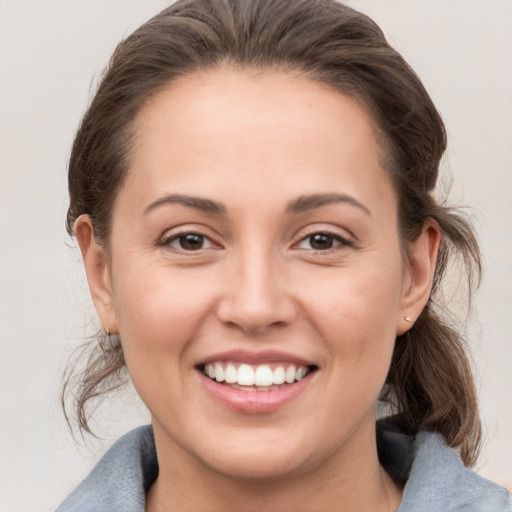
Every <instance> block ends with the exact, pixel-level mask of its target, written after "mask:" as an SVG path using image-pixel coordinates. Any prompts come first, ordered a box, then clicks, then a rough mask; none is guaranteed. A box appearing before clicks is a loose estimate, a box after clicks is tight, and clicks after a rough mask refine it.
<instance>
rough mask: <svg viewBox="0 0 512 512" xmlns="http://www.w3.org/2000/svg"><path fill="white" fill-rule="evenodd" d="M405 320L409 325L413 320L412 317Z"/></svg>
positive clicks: (406, 317)
mask: <svg viewBox="0 0 512 512" xmlns="http://www.w3.org/2000/svg"><path fill="white" fill-rule="evenodd" d="M404 320H405V321H406V322H407V323H411V322H412V319H411V317H410V316H404Z"/></svg>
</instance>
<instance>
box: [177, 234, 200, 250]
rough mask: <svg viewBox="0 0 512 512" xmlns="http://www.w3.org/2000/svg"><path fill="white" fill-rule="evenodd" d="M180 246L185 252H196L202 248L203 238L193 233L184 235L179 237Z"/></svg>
mask: <svg viewBox="0 0 512 512" xmlns="http://www.w3.org/2000/svg"><path fill="white" fill-rule="evenodd" d="M180 245H181V248H182V249H185V250H187V251H197V250H198V249H201V247H202V246H203V237H202V235H195V234H193V233H190V234H188V235H184V236H182V237H180Z"/></svg>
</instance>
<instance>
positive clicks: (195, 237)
mask: <svg viewBox="0 0 512 512" xmlns="http://www.w3.org/2000/svg"><path fill="white" fill-rule="evenodd" d="M163 245H167V246H171V247H172V248H174V249H177V250H180V251H187V252H193V251H200V250H201V249H209V248H211V247H214V244H213V242H212V241H211V240H210V239H209V238H208V237H207V236H206V235H202V234H200V233H179V234H177V235H173V236H171V237H169V238H167V239H166V240H164V243H163Z"/></svg>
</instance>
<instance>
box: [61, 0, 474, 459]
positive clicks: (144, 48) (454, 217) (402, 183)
mask: <svg viewBox="0 0 512 512" xmlns="http://www.w3.org/2000/svg"><path fill="white" fill-rule="evenodd" d="M226 63H227V64H229V65H231V66H235V67H241V68H249V69H258V70H267V69H275V70H280V71H294V72H300V73H302V74H303V75H304V76H306V77H308V78H310V79H312V80H315V81H318V82H321V83H324V84H327V85H328V86H330V87H331V88H333V89H335V90H337V91H340V92H341V93H343V94H347V95H349V96H351V97H354V98H357V99H358V100H359V101H360V102H361V103H362V104H363V105H364V106H365V107H366V108H367V109H368V111H369V112H370V113H371V114H372V116H373V119H374V121H375V126H376V130H377V133H378V137H379V142H380V143H381V145H382V147H383V148H384V150H385V158H384V164H385V167H386V170H387V171H388V172H389V175H390V177H391V180H392V183H393V185H394V187H395V190H396V192H397V196H398V202H399V206H398V208H399V229H400V235H401V240H402V244H403V247H404V251H407V247H408V245H409V244H410V243H411V242H413V241H414V240H415V239H416V238H417V237H418V236H419V234H420V233H421V230H422V227H423V225H424V223H425V221H426V220H427V219H434V220H435V221H436V222H437V224H438V225H439V227H440V229H441V232H442V243H441V248H440V254H439V258H438V262H437V267H436V271H435V277H434V286H433V290H432V294H431V297H430V299H429V302H428V304H427V305H426V307H425V309H424V310H423V312H422V313H421V315H420V317H419V318H418V320H417V321H416V322H415V324H414V326H413V327H412V328H411V329H410V330H409V331H408V332H407V333H406V334H404V335H402V336H399V337H398V338H397V339H396V345H395V349H394V354H393V358H392V363H391V367H390V370H389V375H388V378H387V382H386V386H385V389H384V392H383V394H382V398H383V400H385V401H386V402H387V403H388V404H389V406H390V408H391V410H392V411H393V412H394V413H397V414H398V415H399V417H400V421H401V423H402V428H403V429H404V430H405V431H407V432H409V433H412V434H414V433H415V432H417V431H418V430H431V431H436V432H439V433H441V434H442V435H443V436H444V438H445V439H446V441H447V442H448V443H449V444H450V445H452V446H453V447H455V448H457V449H458V450H459V452H460V454H461V457H462V460H463V461H464V462H465V463H466V464H468V465H470V464H472V463H474V462H475V460H476V456H477V453H478V448H479V443H480V437H481V431H480V420H479V416H478V410H477V400H476V392H475V386H474V382H473V377H472V373H471V368H470V364H469V361H468V355H467V351H466V347H465V340H464V336H463V335H462V334H461V333H459V332H458V331H457V330H456V329H455V328H454V327H453V324H452V323H451V321H450V319H449V318H448V317H447V316H446V311H445V307H444V304H443V303H442V301H441V295H440V284H441V281H442V278H443V275H444V273H445V270H446V268H447V266H448V264H450V263H451V261H452V260H453V259H454V258H455V257H457V256H458V257H459V258H460V261H461V262H462V264H463V266H464V268H465V272H466V274H465V275H466V276H467V282H468V284H469V286H468V288H467V292H468V300H469V299H470V298H471V293H472V291H473V289H474V286H475V285H477V284H478V281H479V278H480V273H481V265H480V252H479V248H478V243H477V240H476V238H475V235H474V231H473V229H472V226H471V224H470V222H469V221H468V220H467V219H466V218H465V217H464V216H463V215H462V214H461V213H460V212H459V211H457V210H452V209H450V208H448V207H446V206H445V205H444V204H443V203H441V202H439V201H437V200H436V198H435V196H434V189H435V186H436V182H437V178H438V171H439V165H440V161H441V158H442V156H443V153H444V151H445V149H446V132H445V128H444V125H443V122H442V119H441V117H440V115H439V113H438V112H437V110H436V108H435V106H434V105H433V103H432V101H431V99H430V97H429V95H428V93H427V92H426V90H425V88H424V87H423V85H422V83H421V81H420V80H419V78H418V77H417V76H416V74H415V73H414V71H413V70H412V69H411V68H410V67H409V66H408V64H407V63H406V62H405V61H404V60H403V58H402V57H401V56H400V55H399V54H398V52H396V51H395V50H394V49H393V48H392V47H391V46H390V45H389V44H388V42H387V41H386V39H385V37H384V35H383V33H382V31H381V30H380V29H379V27H378V26H377V25H376V24H375V23H374V22H373V21H372V20H371V19H370V18H368V17H367V16H365V15H363V14H361V13H359V12H357V11H355V10H353V9H351V8H349V7H346V6H344V5H342V4H340V3H337V2H335V1H333V0H279V1H275V0H180V1H178V2H177V3H175V4H173V5H172V6H170V7H168V8H167V9H165V10H163V11H162V12H161V13H160V14H158V15H157V16H155V17H154V18H152V19H151V20H149V21H148V22H147V23H145V24H144V25H142V26H141V27H140V28H138V29H137V30H136V31H135V32H134V33H133V34H132V35H130V36H129V37H128V38H126V39H125V40H124V41H122V42H121V43H120V44H119V46H118V47H117V49H116V50H115V52H114V54H113V56H112V58H111V61H110V63H109V65H108V67H107V69H106V70H105V73H104V75H103V77H102V80H101V83H100V84H99V87H98V90H97V92H96V95H95V97H94V99H93V100H92V103H91V105H90V107H89V109H88V111H87V113H86V114H85V116H84V118H83V120H82V123H81V125H80V128H79V130H78V132H77V135H76V138H75V141H74V145H73V149H72V153H71V158H70V162H69V193H70V206H69V210H68V215H67V229H68V232H69V233H70V234H73V225H74V222H75V220H76V219H77V218H78V216H80V215H82V214H88V215H89V216H90V218H91V220H92V223H93V227H94V236H95V239H96V241H97V242H98V243H100V244H102V245H103V246H104V248H105V250H106V251H107V252H108V245H109V235H110V229H111V215H112V208H113V204H114V199H115V197H116V194H117V192H118V191H119V189H120V187H121V186H122V184H123V181H124V179H125V177H126V175H127V172H129V168H130V160H131V150H132V148H133V145H134V137H135V135H134V124H135V120H136V118H137V115H138V114H139V112H140V111H141V108H142V107H143V106H144V105H145V104H146V103H147V102H148V100H149V99H150V98H152V97H153V96H154V95H155V94H157V93H158V92H159V91H161V90H163V89H165V88H167V87H169V85H170V84H171V83H172V81H173V80H175V79H177V78H178V77H182V76H185V75H187V74H190V73H192V72H194V71H204V70H208V69H213V68H215V67H218V66H220V65H222V64H226ZM87 353H88V358H87V361H86V367H85V370H84V371H77V372H75V371H74V366H70V368H69V371H68V373H67V375H66V377H65V385H64V392H63V397H64V394H65V392H66V390H67V391H69V390H70V389H71V388H70V386H71V385H72V384H74V383H77V390H76V393H75V395H74V401H75V406H76V410H77V413H78V423H79V426H80V428H81V429H83V430H85V431H89V432H90V429H89V425H88V419H89V414H88V408H87V405H88V404H91V403H92V402H91V401H90V400H91V399H92V398H98V397H100V398H101V397H102V396H104V395H105V393H108V392H109V391H111V390H113V389H115V388H116V387H118V386H119V385H121V384H122V383H123V382H124V380H125V378H126V372H125V371H124V368H125V363H124V358H123V353H122V346H121V341H120V339H119V337H118V336H117V335H109V336H106V335H101V334H99V335H98V336H97V337H96V338H95V339H94V341H93V342H92V343H89V346H88V348H87ZM63 401H64V398H63Z"/></svg>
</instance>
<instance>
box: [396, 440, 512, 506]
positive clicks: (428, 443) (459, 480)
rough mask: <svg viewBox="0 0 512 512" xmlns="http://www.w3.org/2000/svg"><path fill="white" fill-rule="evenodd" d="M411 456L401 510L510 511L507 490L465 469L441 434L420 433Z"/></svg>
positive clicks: (413, 445)
mask: <svg viewBox="0 0 512 512" xmlns="http://www.w3.org/2000/svg"><path fill="white" fill-rule="evenodd" d="M411 458H412V464H411V466H410V473H409V476H408V479H407V483H406V486H405V491H404V496H403V500H402V505H401V506H400V508H399V512H409V511H411V512H412V511H414V512H427V511H428V512H436V511H439V512H448V511H450V512H462V511H464V512H509V495H508V492H507V490H506V489H504V488H502V487H500V486H499V485H497V484H494V483H493V482H490V481H489V480H486V479H485V478H482V477H481V476H479V475H477V474H476V473H474V472H473V471H471V470H470V469H468V468H466V467H465V466H464V465H463V464H462V462H461V460H460V458H459V456H458V454H457V453H456V452H455V450H453V448H451V447H449V446H447V445H446V443H445V441H444V439H443V438H442V437H441V436H440V435H439V434H435V433H432V432H420V433H418V434H417V436H416V437H415V439H414V442H413V444H412V457H411Z"/></svg>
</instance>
